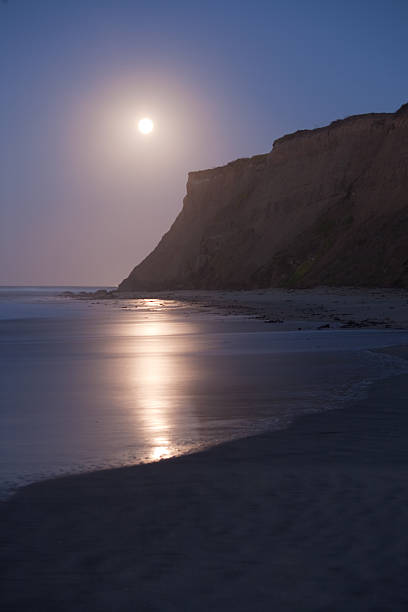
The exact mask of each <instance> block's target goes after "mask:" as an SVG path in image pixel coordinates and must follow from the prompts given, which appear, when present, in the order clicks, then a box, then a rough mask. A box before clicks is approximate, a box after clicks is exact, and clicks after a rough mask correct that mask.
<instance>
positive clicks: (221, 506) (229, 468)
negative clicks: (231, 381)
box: [0, 347, 408, 612]
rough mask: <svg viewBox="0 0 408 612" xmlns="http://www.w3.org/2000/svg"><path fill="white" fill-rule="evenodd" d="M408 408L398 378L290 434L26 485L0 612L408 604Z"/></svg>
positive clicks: (5, 546)
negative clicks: (154, 461)
mask: <svg viewBox="0 0 408 612" xmlns="http://www.w3.org/2000/svg"><path fill="white" fill-rule="evenodd" d="M387 350H392V351H394V352H396V353H397V354H398V355H399V356H400V357H408V349H407V347H405V348H396V349H387ZM407 406H408V376H407V375H399V376H395V377H393V378H389V379H386V380H382V381H379V382H378V383H376V384H375V385H373V386H372V387H371V388H370V390H369V393H368V396H367V398H366V399H365V400H361V401H359V402H358V403H356V404H354V405H350V406H349V407H348V408H345V409H342V410H336V411H331V412H326V413H320V414H314V415H309V416H307V417H303V418H301V419H298V420H297V421H296V422H295V423H294V424H292V426H291V427H290V428H289V429H287V430H282V431H279V432H274V433H268V434H263V435H260V436H256V437H252V438H246V439H243V440H236V441H233V442H230V443H227V444H224V445H221V446H219V447H215V448H212V449H210V450H208V451H205V452H202V453H198V454H195V455H190V456H183V457H179V458H176V459H170V460H167V461H163V462H159V463H155V464H148V465H143V466H136V467H131V468H120V469H117V470H108V471H101V472H96V473H92V474H88V475H81V476H73V477H66V478H61V479H57V480H52V481H47V482H42V483H38V484H35V485H30V486H29V487H26V488H24V489H21V490H20V491H19V492H18V493H17V494H16V495H15V496H14V497H13V498H11V500H10V501H9V502H7V503H4V504H2V506H1V562H2V576H3V577H2V595H1V600H0V601H1V606H0V607H1V610H2V612H6V611H12V610H13V611H20V610H21V611H23V610H24V611H25V612H27V611H37V610H38V612H40V611H41V612H46V611H48V610H50V611H51V610H52V611H53V612H54V611H56V610H58V612H60V611H61V612H63V611H74V610H75V611H76V612H82V611H84V612H85V611H87V612H89V611H94V610H95V611H98V612H105V611H112V612H113V611H115V612H116V611H132V612H133V611H138V612H139V611H140V612H142V611H146V612H147V611H149V612H153V611H155V612H159V611H160V612H167V611H169V612H170V611H176V610H177V611H198V612H201V611H204V610H205V611H208V610H215V611H218V610H219V611H221V610H222V611H226V610H234V611H245V612H247V611H251V612H252V611H254V612H256V611H260V612H261V611H262V612H264V611H267V610H268V611H269V610H273V611H285V612H286V611H293V612H302V611H310V612H312V611H313V612H315V611H323V610H324V611H327V612H329V611H330V612H334V611H342V612H344V611H347V612H350V611H351V612H353V611H359V612H360V611H362V610H367V611H368V610H370V611H374V610H376V611H380V610H381V611H391V610H392V611H393V612H395V611H399V610H401V611H402V610H404V611H405V610H407V608H408V586H407V581H406V577H407V575H408V556H407V550H408V535H407V534H408V486H407V484H408V481H407V477H408V445H407V439H408V412H407Z"/></svg>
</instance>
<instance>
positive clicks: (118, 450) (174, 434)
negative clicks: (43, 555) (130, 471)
mask: <svg viewBox="0 0 408 612" xmlns="http://www.w3.org/2000/svg"><path fill="white" fill-rule="evenodd" d="M4 293H5V291H4V290H3V299H2V295H1V292H0V318H2V320H0V366H1V367H0V406H1V410H0V449H1V451H0V452H1V457H0V492H1V493H2V494H3V495H5V494H6V493H7V492H10V491H11V490H13V489H14V488H15V487H17V486H20V485H22V484H26V483H28V482H33V481H35V480H39V479H42V478H46V477H49V476H53V475H58V474H65V473H71V472H78V471H83V470H92V469H98V468H106V467H112V466H119V465H128V464H133V463H139V462H142V461H152V460H157V459H160V458H163V457H168V456H171V455H175V454H179V453H183V452H189V451H192V450H195V449H198V448H202V447H204V446H207V445H211V444H215V443H218V442H221V441H223V440H227V439H231V438H233V437H238V436H245V435H249V434H252V433H255V432H258V431H262V430H264V429H271V428H280V427H284V426H285V425H287V424H288V423H289V422H290V421H291V420H292V419H293V417H294V416H296V415H298V414H301V413H304V412H307V411H314V410H324V409H330V408H334V407H337V406H339V405H340V404H341V403H344V402H347V401H350V400H351V399H353V398H355V397H357V396H358V395H359V394H361V393H363V392H364V389H365V388H366V386H367V385H368V384H369V383H370V382H371V381H373V380H376V379H378V378H380V377H384V376H390V375H392V374H394V373H399V372H401V371H404V369H407V367H406V362H402V361H400V360H398V359H394V358H392V357H389V356H387V355H384V354H381V353H376V352H375V351H374V352H373V351H372V350H371V349H375V348H379V347H383V346H389V345H393V344H402V343H408V333H407V332H398V331H367V330H337V331H334V330H327V331H325V330H321V331H300V332H273V331H272V332H271V331H268V329H267V328H266V327H267V326H265V325H264V324H263V323H262V322H259V321H255V320H254V321H251V320H245V319H243V318H240V317H222V316H220V315H215V314H211V313H208V312H204V313H203V312H202V309H200V308H199V307H197V306H194V307H192V306H187V305H185V304H182V303H178V302H175V301H160V300H138V301H137V302H132V304H129V303H125V302H123V303H122V302H118V303H112V302H110V301H104V302H100V303H96V302H94V303H91V302H89V301H77V300H70V299H62V298H58V297H57V296H56V295H55V292H54V291H52V290H48V291H42V292H38V291H37V292H36V291H35V290H31V291H30V292H29V293H27V292H25V293H24V291H23V290H20V291H18V292H17V294H18V295H17V296H14V297H13V295H12V293H13V292H12V291H11V292H10V291H9V292H8V294H7V296H6V297H5V296H4ZM6 302H7V303H6ZM125 306H126V307H125ZM129 306H131V308H129Z"/></svg>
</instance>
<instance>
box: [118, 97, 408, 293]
mask: <svg viewBox="0 0 408 612" xmlns="http://www.w3.org/2000/svg"><path fill="white" fill-rule="evenodd" d="M317 284H326V285H378V286H405V287H408V104H407V105H404V106H402V107H401V109H400V110H399V111H397V112H396V113H375V114H368V115H356V116H353V117H349V118H347V119H344V120H342V121H335V122H334V123H332V124H330V125H329V126H327V127H324V128H319V129H316V130H302V131H299V132H296V133H294V134H289V135H287V136H284V137H283V138H279V139H278V140H276V141H275V142H274V145H273V149H272V151H271V152H270V153H267V154H265V155H257V156H255V157H251V158H249V159H238V160H236V161H234V162H231V163H229V164H227V165H226V166H223V167H220V168H214V169H211V170H203V171H200V172H191V173H190V174H189V176H188V182H187V195H186V197H185V198H184V202H183V208H182V211H181V212H180V214H179V215H178V217H177V219H176V220H175V222H174V224H173V225H172V227H171V228H170V230H169V231H168V232H167V233H166V234H165V235H164V236H163V238H162V239H161V241H160V243H159V244H158V246H157V247H156V248H155V249H154V251H153V252H152V253H150V255H149V256H148V257H146V259H145V260H144V261H142V263H140V264H139V265H138V266H136V267H135V268H134V270H133V271H132V272H131V274H130V275H129V276H128V278H126V279H125V280H124V281H123V282H122V283H121V284H120V286H119V289H120V290H124V291H128V290H158V289H178V288H210V289H218V288H255V287H270V286H312V285H317Z"/></svg>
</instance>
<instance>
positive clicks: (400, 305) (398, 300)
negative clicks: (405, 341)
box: [84, 287, 408, 331]
mask: <svg viewBox="0 0 408 612" xmlns="http://www.w3.org/2000/svg"><path fill="white" fill-rule="evenodd" d="M103 293H104V292H102V294H103ZM89 297H92V294H87V295H84V299H89ZM105 297H108V298H109V300H112V299H113V301H114V302H115V301H117V303H118V304H122V306H121V307H122V308H132V303H134V302H133V299H132V298H146V297H147V298H155V299H156V300H159V301H160V300H168V299H171V300H178V301H184V302H187V303H188V304H193V305H196V306H197V307H198V308H202V309H205V310H206V311H207V312H208V311H209V312H211V311H213V312H221V313H223V314H225V313H227V314H230V315H244V316H248V317H254V318H258V319H261V320H263V321H265V323H267V324H268V326H269V328H270V329H271V330H274V329H276V330H281V331H283V330H298V329H318V328H321V327H322V328H325V329H328V328H331V329H353V328H357V329H360V328H367V329H408V291H407V290H406V289H387V288H385V289H382V288H364V287H361V288H359V287H315V288H313V289H279V288H275V289H263V290H251V291H205V290H202V291H194V290H190V291H187V290H180V291H161V292H149V293H143V292H138V293H118V292H116V291H113V292H107V293H106V296H105ZM124 302H125V303H126V305H125V306H124V305H123V304H124Z"/></svg>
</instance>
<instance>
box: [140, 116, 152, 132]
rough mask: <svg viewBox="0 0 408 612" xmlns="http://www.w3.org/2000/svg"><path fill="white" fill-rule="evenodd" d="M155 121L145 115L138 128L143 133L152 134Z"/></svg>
mask: <svg viewBox="0 0 408 612" xmlns="http://www.w3.org/2000/svg"><path fill="white" fill-rule="evenodd" d="M153 128H154V123H153V121H152V120H151V119H149V118H148V117H143V119H140V121H139V123H138V124H137V129H138V130H139V132H140V133H141V134H150V132H152V131H153Z"/></svg>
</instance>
